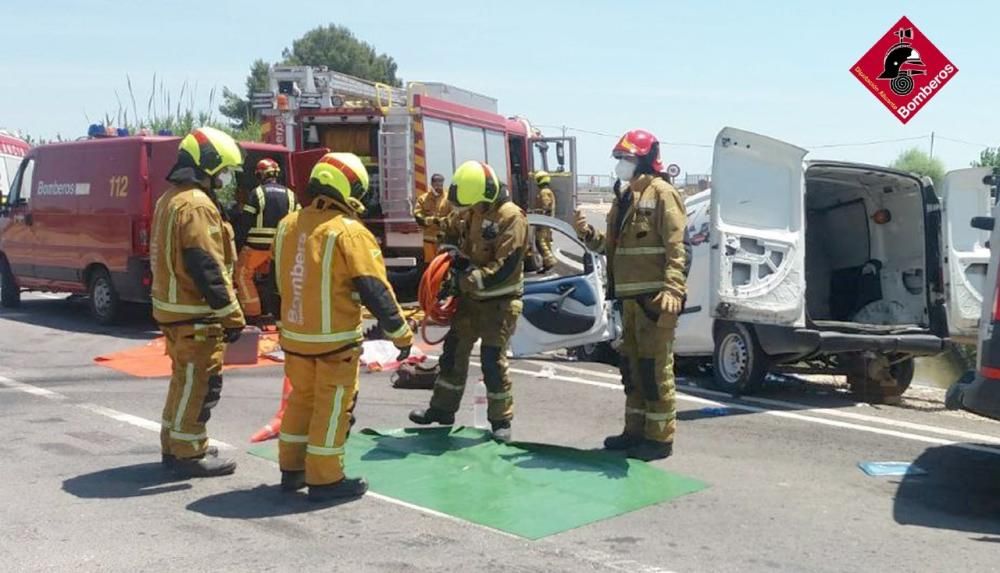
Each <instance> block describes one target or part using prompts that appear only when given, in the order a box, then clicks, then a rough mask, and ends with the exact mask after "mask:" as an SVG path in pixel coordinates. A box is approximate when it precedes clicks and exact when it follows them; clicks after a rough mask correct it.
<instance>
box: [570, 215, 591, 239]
mask: <svg viewBox="0 0 1000 573" xmlns="http://www.w3.org/2000/svg"><path fill="white" fill-rule="evenodd" d="M573 216H574V220H573V229H574V230H575V231H576V234H577V235H578V236H579V237H581V238H586V237H589V236H590V235H591V234H592V233H593V232H594V229H593V227H591V226H590V224H589V223H587V216H586V215H584V214H583V213H581V212H580V210H579V209H577V210H576V211H575V212H574V213H573Z"/></svg>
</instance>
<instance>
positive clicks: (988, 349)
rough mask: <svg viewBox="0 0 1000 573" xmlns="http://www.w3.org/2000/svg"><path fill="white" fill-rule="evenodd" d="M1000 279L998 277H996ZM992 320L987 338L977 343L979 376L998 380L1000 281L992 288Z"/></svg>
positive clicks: (999, 377)
mask: <svg viewBox="0 0 1000 573" xmlns="http://www.w3.org/2000/svg"><path fill="white" fill-rule="evenodd" d="M997 278H998V279H1000V277H997ZM992 314H993V320H992V324H991V325H990V327H989V328H988V329H986V332H987V336H986V337H984V338H982V339H981V340H980V341H979V348H978V349H977V350H978V351H979V374H980V375H982V376H983V377H984V378H986V379H988V380H1000V326H998V325H997V323H998V322H1000V281H998V283H997V284H996V285H995V286H994V288H993V313H992Z"/></svg>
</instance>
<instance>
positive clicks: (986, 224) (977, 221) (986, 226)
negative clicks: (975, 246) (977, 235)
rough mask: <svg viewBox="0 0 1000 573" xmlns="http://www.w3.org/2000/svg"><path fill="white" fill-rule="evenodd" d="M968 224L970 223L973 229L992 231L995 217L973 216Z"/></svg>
mask: <svg viewBox="0 0 1000 573" xmlns="http://www.w3.org/2000/svg"><path fill="white" fill-rule="evenodd" d="M969 224H970V225H972V228H974V229H979V230H980V231H991V232H992V231H993V227H994V225H995V224H996V219H994V218H993V217H973V218H972V221H971V222H970V223H969Z"/></svg>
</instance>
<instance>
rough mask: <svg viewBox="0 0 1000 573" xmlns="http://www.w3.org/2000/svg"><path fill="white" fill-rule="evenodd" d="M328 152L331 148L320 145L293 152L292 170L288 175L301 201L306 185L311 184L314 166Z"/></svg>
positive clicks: (290, 183)
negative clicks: (315, 147) (310, 175)
mask: <svg viewBox="0 0 1000 573" xmlns="http://www.w3.org/2000/svg"><path fill="white" fill-rule="evenodd" d="M327 153H330V150H329V149H327V148H325V147H320V148H317V149H310V150H308V151H297V152H294V153H292V154H291V155H292V157H291V161H290V165H291V166H292V169H291V171H292V172H291V174H290V176H289V177H288V182H289V185H291V187H292V189H293V190H294V191H295V194H296V195H298V197H299V200H300V201H301V200H302V199H303V198H304V197H305V192H306V187H308V186H309V174H310V173H312V168H313V166H314V165H316V162H318V161H319V160H320V158H321V157H323V156H324V155H326V154H327Z"/></svg>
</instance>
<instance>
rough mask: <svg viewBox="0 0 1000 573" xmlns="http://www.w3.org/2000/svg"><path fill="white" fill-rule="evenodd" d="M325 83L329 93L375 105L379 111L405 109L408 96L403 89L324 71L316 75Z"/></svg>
mask: <svg viewBox="0 0 1000 573" xmlns="http://www.w3.org/2000/svg"><path fill="white" fill-rule="evenodd" d="M316 75H317V76H318V77H319V78H320V79H321V80H325V83H326V85H327V87H328V89H329V90H330V93H331V94H332V95H335V96H341V97H345V96H346V97H345V99H346V98H357V99H363V100H367V101H370V102H373V103H375V105H377V106H378V107H379V108H380V109H383V110H385V109H386V108H391V107H396V106H398V107H406V105H407V104H408V99H409V97H408V94H407V91H406V90H405V89H402V88H397V87H393V86H390V85H387V84H383V83H379V82H368V81H365V80H362V79H359V78H355V77H353V76H349V75H347V74H342V73H340V72H333V71H325V72H319V73H317V74H316Z"/></svg>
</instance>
